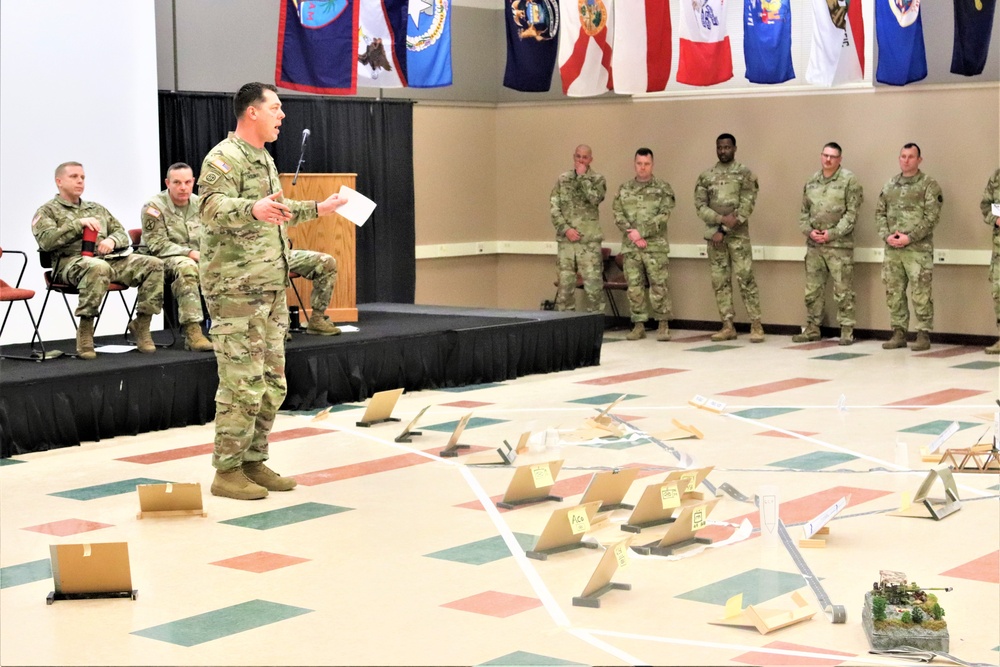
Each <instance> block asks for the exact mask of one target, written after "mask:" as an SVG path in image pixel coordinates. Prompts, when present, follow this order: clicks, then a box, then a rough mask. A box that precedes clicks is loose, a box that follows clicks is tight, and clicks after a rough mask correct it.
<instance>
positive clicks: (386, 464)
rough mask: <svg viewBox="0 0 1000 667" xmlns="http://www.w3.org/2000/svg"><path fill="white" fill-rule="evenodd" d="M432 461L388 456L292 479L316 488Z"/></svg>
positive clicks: (437, 450) (477, 449)
mask: <svg viewBox="0 0 1000 667" xmlns="http://www.w3.org/2000/svg"><path fill="white" fill-rule="evenodd" d="M488 449H489V447H479V446H472V447H470V448H469V449H463V450H460V451H461V453H462V454H463V455H464V454H471V453H473V452H482V451H486V450H488ZM426 451H427V453H429V454H435V455H437V454H439V453H440V452H441V449H440V448H437V447H435V448H434V449H432V450H430V449H429V450H426ZM432 460H433V459H429V458H427V457H426V456H420V455H419V454H398V455H396V456H387V457H385V458H381V459H373V460H371V461H362V462H361V463H352V464H351V465H346V466H337V467H336V468H326V469H325V470H315V471H313V472H304V473H302V474H300V475H293V476H292V477H293V478H294V479H295V481H297V482H298V483H299V484H301V485H303V486H316V485H318V484H327V483H329V482H337V481H340V480H342V479H352V478H354V477H363V476H365V475H372V474H374V473H378V472H387V471H389V470H399V469H400V468H409V467H410V466H415V465H420V464H422V463H430V462H431V461H432Z"/></svg>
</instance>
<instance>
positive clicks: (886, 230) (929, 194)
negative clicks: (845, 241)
mask: <svg viewBox="0 0 1000 667" xmlns="http://www.w3.org/2000/svg"><path fill="white" fill-rule="evenodd" d="M943 202H944V198H943V197H942V195H941V187H940V186H939V185H938V184H937V181H935V180H934V179H933V178H931V177H930V176H928V175H927V174H925V173H923V172H922V171H918V172H917V173H916V174H915V175H913V176H910V177H906V176H903V175H902V174H897V175H896V176H894V177H893V178H892V179H891V180H890V181H889V182H888V183H886V184H885V187H883V188H882V192H881V193H880V194H879V196H878V204H877V205H876V207H875V224H876V225H877V226H878V234H879V238H881V239H883V240H885V239H886V238H888V237H889V236H890V235H891V234H893V233H895V232H902V233H904V234H906V235H908V236H909V237H910V244H909V245H908V246H906V247H905V248H893V247H892V246H890V245H889V244H888V243H886V245H885V260H884V261H883V262H882V282H883V283H885V295H886V302H887V303H888V306H889V319H890V322H891V324H892V328H893V329H902V330H903V331H906V329H907V328H909V322H910V311H909V306H908V304H907V301H906V288H907V285H908V284H910V283H912V286H911V290H910V296H911V298H912V299H913V314H914V317H915V318H916V321H917V331H928V332H929V331H931V330H932V329H933V328H934V299H933V298H932V297H931V278H932V276H933V269H934V257H933V253H934V227H935V226H936V225H937V223H938V218H939V217H940V216H941V205H942V203H943Z"/></svg>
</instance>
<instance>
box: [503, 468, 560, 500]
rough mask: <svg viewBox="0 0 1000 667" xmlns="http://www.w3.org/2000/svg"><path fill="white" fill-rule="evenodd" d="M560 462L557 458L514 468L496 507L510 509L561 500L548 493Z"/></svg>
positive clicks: (554, 481)
mask: <svg viewBox="0 0 1000 667" xmlns="http://www.w3.org/2000/svg"><path fill="white" fill-rule="evenodd" d="M562 464H563V460H562V459H559V460H558V461H548V462H545V463H533V464H531V465H526V466H519V467H517V468H514V477H513V478H512V479H511V480H510V485H509V486H508V487H507V491H506V492H505V493H504V494H503V500H501V501H500V502H498V503H497V507H499V508H500V509H505V510H512V509H514V508H515V507H519V506H521V505H530V504H533V503H541V502H544V501H546V500H554V501H556V502H562V498H560V497H559V496H553V495H551V494H550V493H549V491H551V490H552V487H553V486H554V485H555V483H556V477H558V475H559V470H560V469H561V468H562Z"/></svg>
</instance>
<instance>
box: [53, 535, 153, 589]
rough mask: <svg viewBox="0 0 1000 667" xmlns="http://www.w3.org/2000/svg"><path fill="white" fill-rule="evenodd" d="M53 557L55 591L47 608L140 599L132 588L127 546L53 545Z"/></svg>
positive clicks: (108, 544)
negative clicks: (79, 602)
mask: <svg viewBox="0 0 1000 667" xmlns="http://www.w3.org/2000/svg"><path fill="white" fill-rule="evenodd" d="M49 556H50V558H51V561H52V582H53V584H54V586H55V590H54V591H52V592H51V593H49V595H48V597H46V599H45V603H46V604H52V603H53V602H55V601H56V600H89V599H92V598H130V599H132V600H134V599H135V598H136V596H137V595H139V591H137V590H135V589H133V588H132V572H131V570H130V569H129V563H128V543H127V542H104V543H97V544H53V545H51V546H49Z"/></svg>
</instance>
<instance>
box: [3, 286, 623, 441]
mask: <svg viewBox="0 0 1000 667" xmlns="http://www.w3.org/2000/svg"><path fill="white" fill-rule="evenodd" d="M356 325H357V326H358V328H359V329H360V331H358V332H356V333H344V334H341V335H340V336H335V337H323V336H310V335H306V334H304V333H301V334H299V333H297V334H295V336H294V338H293V340H292V341H291V342H290V343H288V346H287V348H286V360H285V365H286V375H287V378H288V396H287V398H286V399H285V404H284V406H283V408H284V409H288V410H301V409H309V408H320V407H325V406H328V405H336V404H338V403H347V402H354V401H362V400H365V399H367V398H368V397H370V396H371V395H372V394H373V393H375V392H377V391H383V390H386V389H395V388H398V387H403V388H404V389H406V390H407V391H417V390H420V389H438V388H442V387H458V386H463V385H470V384H480V383H485V382H499V381H502V380H508V379H513V378H516V377H520V376H522V375H530V374H532V373H549V372H552V371H563V370H570V369H573V368H579V367H581V366H592V365H596V364H599V363H600V359H601V339H602V334H603V331H604V318H603V317H602V316H600V315H585V314H575V313H557V312H552V311H513V310H487V309H468V308H450V307H445V306H414V305H405V304H365V305H360V306H358V322H357V323H356ZM154 338H156V340H157V342H161V341H166V340H168V339H169V334H167V333H166V332H156V333H155V334H154ZM121 342H122V340H121V336H120V335H119V336H101V337H99V338H98V340H97V343H98V344H107V343H121ZM26 348H27V346H23V345H21V346H19V345H11V346H8V347H5V348H4V352H5V353H6V354H23V353H25V351H26ZM46 349H61V350H64V351H66V350H73V349H74V343H73V341H53V342H51V343H48V342H47V343H46ZM217 385H218V377H217V374H216V365H215V355H214V354H211V353H206V352H186V351H185V350H184V348H183V346H182V344H181V343H180V341H179V340H178V342H177V343H176V344H175V345H174V346H173V347H172V348H168V349H159V350H157V351H156V353H155V354H148V355H147V354H140V353H138V352H135V351H132V352H128V353H125V354H99V355H98V357H97V359H96V360H94V361H89V362H87V361H80V360H78V359H73V358H68V357H62V358H58V359H51V360H48V361H44V362H32V361H20V360H12V359H2V360H0V457H2V458H6V457H9V456H13V455H15V454H24V453H28V452H35V451H43V450H47V449H55V448H58V447H68V446H72V445H79V444H80V443H82V442H87V441H97V440H100V439H101V438H110V437H113V436H116V435H134V434H137V433H145V432H148V431H157V430H161V429H167V428H173V427H176V426H188V425H191V424H204V423H206V422H208V421H211V419H212V418H213V416H214V413H215V390H216V387H217Z"/></svg>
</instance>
